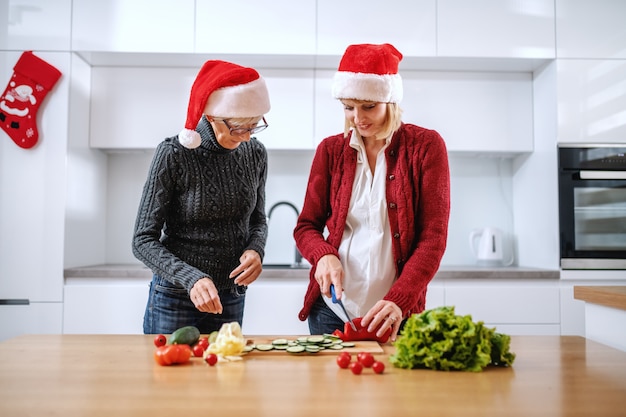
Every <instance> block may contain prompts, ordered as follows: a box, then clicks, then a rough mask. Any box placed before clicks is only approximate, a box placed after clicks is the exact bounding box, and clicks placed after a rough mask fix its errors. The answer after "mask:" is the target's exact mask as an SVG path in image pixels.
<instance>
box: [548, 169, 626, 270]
mask: <svg viewBox="0 0 626 417" xmlns="http://www.w3.org/2000/svg"><path fill="white" fill-rule="evenodd" d="M559 222H560V240H561V242H560V243H561V268H562V269H626V171H601V170H576V171H573V170H561V172H560V174H559Z"/></svg>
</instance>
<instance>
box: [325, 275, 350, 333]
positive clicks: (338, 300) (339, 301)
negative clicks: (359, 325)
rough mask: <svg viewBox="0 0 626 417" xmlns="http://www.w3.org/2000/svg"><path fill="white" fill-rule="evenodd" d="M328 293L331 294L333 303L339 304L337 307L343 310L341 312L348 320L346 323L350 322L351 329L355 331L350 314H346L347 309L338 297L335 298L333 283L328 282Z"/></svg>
mask: <svg viewBox="0 0 626 417" xmlns="http://www.w3.org/2000/svg"><path fill="white" fill-rule="evenodd" d="M330 294H331V296H332V300H333V303H335V304H339V307H341V309H342V310H343V314H345V315H346V318H347V319H348V321H347V322H346V323H350V327H352V330H354V331H355V332H356V326H355V325H354V322H352V319H351V318H350V314H348V311H347V310H346V308H345V307H344V306H343V303H342V302H341V300H340V299H338V298H337V295H336V294H335V285H334V284H330Z"/></svg>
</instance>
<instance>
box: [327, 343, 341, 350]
mask: <svg viewBox="0 0 626 417" xmlns="http://www.w3.org/2000/svg"><path fill="white" fill-rule="evenodd" d="M328 349H332V350H341V349H343V345H342V344H341V343H339V344H334V345H330V346H328Z"/></svg>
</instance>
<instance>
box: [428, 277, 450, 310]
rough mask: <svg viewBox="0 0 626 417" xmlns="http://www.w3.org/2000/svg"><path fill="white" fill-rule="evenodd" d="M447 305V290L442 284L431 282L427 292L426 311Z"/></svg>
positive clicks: (436, 281)
mask: <svg viewBox="0 0 626 417" xmlns="http://www.w3.org/2000/svg"><path fill="white" fill-rule="evenodd" d="M445 305H446V290H445V286H444V284H443V283H442V282H439V281H438V280H434V281H431V282H430V284H428V290H427V291H426V310H430V309H431V308H435V307H441V306H445Z"/></svg>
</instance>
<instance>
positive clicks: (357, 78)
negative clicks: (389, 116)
mask: <svg viewBox="0 0 626 417" xmlns="http://www.w3.org/2000/svg"><path fill="white" fill-rule="evenodd" d="M401 60H402V54H401V53H400V52H399V51H398V50H397V49H396V48H395V47H394V46H393V45H391V44H388V43H385V44H382V45H372V44H360V45H350V46H348V48H347V49H346V52H345V53H344V54H343V57H342V58H341V62H340V63H339V69H338V71H337V73H335V77H334V78H333V85H332V94H333V97H334V98H337V99H342V98H347V99H354V100H366V101H377V102H381V103H398V102H400V101H401V100H402V92H403V90H402V78H401V77H400V74H398V64H399V63H400V61H401Z"/></svg>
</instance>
